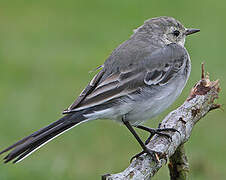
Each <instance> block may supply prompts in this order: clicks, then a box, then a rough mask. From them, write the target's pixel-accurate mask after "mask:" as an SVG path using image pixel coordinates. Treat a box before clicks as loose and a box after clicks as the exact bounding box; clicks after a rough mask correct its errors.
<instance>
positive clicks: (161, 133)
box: [145, 127, 180, 145]
mask: <svg viewBox="0 0 226 180" xmlns="http://www.w3.org/2000/svg"><path fill="white" fill-rule="evenodd" d="M145 130H146V131H148V132H149V133H150V135H149V137H148V138H147V140H146V141H145V145H147V144H148V143H149V142H150V140H151V139H152V137H153V136H154V135H155V134H157V135H159V136H164V137H166V138H167V139H168V140H170V141H172V137H171V136H170V135H169V134H167V133H164V132H167V131H171V132H178V133H180V132H179V131H178V130H176V129H174V128H157V129H153V128H148V127H145Z"/></svg>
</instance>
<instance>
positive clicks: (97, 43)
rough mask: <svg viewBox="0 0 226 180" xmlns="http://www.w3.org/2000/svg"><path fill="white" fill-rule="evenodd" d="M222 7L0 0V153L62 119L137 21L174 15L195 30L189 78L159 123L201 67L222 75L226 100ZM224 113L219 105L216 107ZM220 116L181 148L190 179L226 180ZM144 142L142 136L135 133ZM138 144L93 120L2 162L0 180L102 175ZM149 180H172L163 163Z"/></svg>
mask: <svg viewBox="0 0 226 180" xmlns="http://www.w3.org/2000/svg"><path fill="white" fill-rule="evenodd" d="M225 6H226V1H224V0H218V1H212V0H205V1H195V0H190V1H181V0H174V1H153V0H142V1H141V0H113V1H107V0H92V1H91V0H90V1H88V0H65V1H61V0H55V1H51V0H39V1H34V0H21V1H17V0H15V1H6V0H5V1H4V0H2V1H0V114H1V118H0V121H1V126H0V142H1V143H0V149H3V148H5V147H6V146H8V145H10V144H11V143H13V142H15V141H16V140H18V139H20V138H22V137H23V136H25V135H28V134H30V133H31V132H33V131H35V130H37V129H39V128H41V127H43V126H45V125H47V124H49V123H50V122H52V121H54V120H56V119H58V118H59V117H61V112H62V110H63V109H64V108H66V107H67V106H68V105H70V103H72V101H73V100H74V98H76V96H78V94H79V93H80V92H81V90H82V89H83V88H84V87H85V86H86V84H87V83H88V82H89V80H90V79H91V78H92V77H93V75H94V73H91V74H90V73H88V72H89V71H90V70H92V69H94V68H95V67H97V66H99V65H101V64H102V63H103V62H104V60H105V59H106V58H107V57H108V55H109V54H110V53H111V51H112V50H113V49H114V48H116V47H117V46H118V45H119V44H120V43H122V42H123V41H124V40H126V39H128V37H129V36H130V35H131V33H132V30H133V29H135V28H136V27H138V26H139V25H141V24H142V23H143V21H144V20H146V19H148V18H151V17H156V16H163V15H164V16H173V17H175V18H177V19H178V20H180V21H181V22H182V23H183V24H184V25H185V26H186V27H194V28H200V29H201V32H200V33H199V34H196V35H194V36H192V37H189V38H188V39H187V42H186V47H187V49H188V51H189V53H190V56H191V60H192V72H191V77H190V79H189V82H188V84H187V86H186V88H185V90H184V91H183V93H182V95H181V96H180V98H179V99H178V100H177V101H176V102H175V103H174V105H173V106H171V107H170V108H169V109H168V110H167V111H165V112H164V113H163V114H161V115H160V116H159V117H157V118H155V119H154V120H152V121H149V122H148V123H147V125H149V126H151V127H156V126H157V124H158V122H159V120H160V119H162V118H163V117H164V116H165V115H166V114H167V113H168V112H170V111H171V110H172V109H174V108H175V107H177V106H178V105H180V104H181V103H182V102H183V101H184V100H185V98H186V97H187V95H188V93H189V91H190V89H191V87H192V86H193V85H194V83H195V82H196V81H197V80H199V78H200V64H201V62H203V61H205V62H206V69H207V70H208V72H209V73H210V75H211V78H212V79H220V82H221V88H222V91H221V94H220V99H219V103H221V104H224V102H225V100H226V95H225V93H224V92H225V88H226V87H225V86H226V83H225V76H226V69H225V68H226V57H225V49H226V45H225V42H226V35H225V29H226V23H225V18H226V14H225ZM223 108H224V106H223ZM225 127H226V121H225V112H223V111H219V110H217V111H214V112H211V113H209V114H208V116H206V117H205V118H204V119H203V120H202V121H201V122H200V123H198V124H197V126H196V127H195V129H194V131H193V133H192V137H191V139H190V141H189V142H188V143H186V150H187V154H188V157H189V162H190V166H191V172H190V178H189V179H196V180H204V179H205V180H211V179H225V176H226V166H225V161H226V157H225V155H224V154H225V151H226V141H225V136H226V131H225ZM140 133H141V134H142V136H143V137H146V136H147V134H144V133H143V132H140ZM139 151H140V147H139V145H138V144H137V143H136V142H135V140H134V138H133V137H132V136H131V135H130V133H129V132H128V130H126V128H125V127H123V126H119V125H118V124H116V123H113V122H111V121H104V120H102V121H101V120H99V121H96V122H89V123H87V124H83V125H81V126H79V127H76V128H75V129H73V130H72V131H70V132H68V133H66V134H64V135H62V136H60V137H58V138H57V139H56V140H54V141H52V142H50V143H49V144H48V145H46V146H44V147H43V148H42V149H41V150H40V151H37V152H36V153H34V154H33V155H32V156H31V157H29V158H28V159H26V160H25V161H23V162H21V163H19V164H17V165H12V164H8V165H3V164H1V165H0V179H1V180H14V179H17V180H20V179H23V180H24V179H33V180H36V179H39V180H40V179H48V180H53V179H54V180H62V179H64V180H72V179H79V180H87V179H100V175H101V174H105V173H109V172H112V173H113V172H119V171H121V170H122V169H124V168H125V167H127V166H128V164H129V159H130V157H131V156H132V155H134V154H135V153H137V152H139ZM155 179H169V177H168V169H167V166H166V167H164V168H162V169H161V170H160V172H159V173H158V175H157V176H156V177H155Z"/></svg>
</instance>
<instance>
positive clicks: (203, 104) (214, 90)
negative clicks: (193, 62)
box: [102, 64, 220, 180]
mask: <svg viewBox="0 0 226 180" xmlns="http://www.w3.org/2000/svg"><path fill="white" fill-rule="evenodd" d="M219 91H220V88H219V82H218V80H217V81H210V80H209V76H208V75H205V73H204V65H203V64H202V76H201V80H200V81H199V82H198V83H197V84H196V85H195V86H194V87H193V89H192V90H191V93H190V95H189V97H188V98H187V100H186V101H185V102H184V103H183V105H181V106H180V107H179V108H177V109H176V110H174V111H172V112H171V113H169V114H168V115H167V116H166V117H165V118H164V120H163V121H162V123H161V126H160V128H175V129H177V130H178V131H179V132H180V133H178V132H168V134H169V135H170V136H171V137H172V141H169V139H167V138H165V137H163V136H158V135H155V136H154V137H153V139H152V140H151V141H150V143H149V144H148V145H147V146H148V148H149V149H151V150H154V151H157V152H161V154H160V155H157V154H156V158H157V159H158V161H157V162H155V161H154V159H152V158H151V157H150V156H148V155H147V154H144V155H142V156H140V157H139V158H137V159H135V160H133V161H132V162H131V164H130V165H129V167H128V168H126V169H125V170H124V171H123V172H121V173H117V174H112V175H110V174H108V175H105V176H102V179H103V180H104V179H105V180H122V179H123V180H141V179H144V180H147V179H151V177H153V176H154V175H155V174H156V172H157V171H158V170H159V169H160V168H161V167H162V166H163V165H164V164H166V163H167V159H168V158H170V157H171V158H170V164H171V165H175V163H172V162H173V160H175V159H176V158H175V156H177V155H176V154H175V156H173V155H174V153H175V152H176V153H179V154H181V153H182V152H183V146H181V145H183V144H184V143H185V142H186V141H187V140H188V139H189V137H190V135H191V132H192V129H193V127H194V125H195V124H196V123H197V122H198V121H199V120H200V119H201V118H202V117H204V116H205V115H206V114H207V113H208V112H209V111H211V110H213V109H217V108H219V107H220V105H218V104H214V100H215V99H216V98H218V93H219ZM180 146H181V147H180ZM178 147H180V148H179V149H178ZM177 149H178V150H177ZM176 150H177V151H176ZM183 158H185V156H184V155H183V153H182V156H180V157H179V160H182V162H183V163H184V165H183V166H182V169H184V168H185V167H186V168H185V169H184V170H185V171H187V169H188V168H187V163H186V162H185V161H183ZM177 168H179V167H177ZM176 170H177V171H178V172H179V171H180V170H179V169H176ZM184 170H182V171H180V173H184V174H185V176H187V175H186V174H187V172H185V171H184ZM171 173H172V171H171ZM180 175H182V174H180Z"/></svg>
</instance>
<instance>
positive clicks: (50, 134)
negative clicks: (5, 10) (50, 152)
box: [0, 113, 86, 163]
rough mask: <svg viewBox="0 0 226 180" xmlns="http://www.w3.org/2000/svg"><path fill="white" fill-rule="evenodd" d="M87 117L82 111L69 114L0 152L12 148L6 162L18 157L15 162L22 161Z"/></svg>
mask: <svg viewBox="0 0 226 180" xmlns="http://www.w3.org/2000/svg"><path fill="white" fill-rule="evenodd" d="M85 119H86V118H84V116H82V115H81V114H80V113H78V114H77V115H76V114H68V115H66V116H64V117H62V118H61V119H59V120H58V121H55V122H54V123H52V124H50V125H48V126H47V127H44V128H42V129H40V130H38V131H36V132H34V133H33V134H31V135H29V136H27V137H25V138H23V139H22V140H20V141H18V142H16V143H15V144H13V145H12V146H10V147H8V148H6V149H4V150H3V151H1V152H0V154H2V153H4V152H7V151H9V150H11V149H12V151H11V152H10V153H9V154H8V155H7V156H6V157H5V158H4V160H5V161H4V163H8V162H9V161H11V160H13V159H15V158H17V159H16V160H14V161H13V163H16V162H18V161H21V160H22V159H24V158H25V157H27V156H28V155H29V154H31V153H32V152H34V151H35V150H36V149H38V148H39V147H41V146H42V145H44V144H45V143H47V142H48V141H50V140H51V139H53V138H54V137H57V136H58V135H60V134H61V133H63V132H65V131H66V130H68V129H70V128H72V127H73V126H75V125H76V124H78V123H80V122H82V121H84V120H85Z"/></svg>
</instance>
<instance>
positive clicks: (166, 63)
mask: <svg viewBox="0 0 226 180" xmlns="http://www.w3.org/2000/svg"><path fill="white" fill-rule="evenodd" d="M199 31H200V30H199V29H193V28H185V27H184V26H183V25H182V24H181V23H180V22H179V21H178V20H176V19H175V18H173V17H167V16H161V17H155V18H151V19H148V20H146V21H145V22H144V24H143V25H141V26H140V27H138V28H137V29H135V30H134V31H133V34H132V35H131V36H130V37H129V39H128V40H126V41H124V42H123V43H122V44H120V45H119V46H118V47H117V48H116V49H114V50H113V52H112V53H111V54H110V56H109V57H108V58H107V59H106V61H105V62H104V63H103V65H101V66H100V67H99V68H98V69H99V70H98V73H97V74H96V75H95V76H94V78H93V79H92V80H91V81H90V83H89V84H88V85H87V86H86V88H85V89H84V90H83V91H82V92H81V94H80V95H79V96H78V97H77V99H76V100H75V101H74V102H73V103H72V104H71V105H70V106H69V107H68V108H67V109H65V110H64V111H63V116H62V117H61V118H60V119H59V120H57V121H55V122H53V123H51V124H49V125H48V126H46V127H44V128H41V129H39V130H38V131H36V132H34V133H32V134H31V135H29V136H27V137H24V138H23V139H21V140H19V141H18V142H16V143H14V144H13V145H11V146H9V147H7V148H6V149H4V150H3V151H1V152H0V154H3V153H5V152H8V151H10V152H9V153H8V155H7V156H5V157H4V163H8V162H10V161H12V162H13V163H17V162H20V161H22V160H23V159H24V158H26V157H27V156H29V155H30V154H31V153H32V152H34V151H35V150H37V149H39V148H40V147H41V146H43V145H44V144H46V143H47V142H49V141H50V140H52V139H54V138H55V137H57V136H59V135H61V134H62V133H64V132H66V131H68V130H69V129H71V128H73V127H75V126H77V125H79V124H81V123H84V122H88V121H91V120H96V119H110V120H114V121H116V122H119V123H121V124H123V125H125V126H126V127H127V128H128V129H129V131H130V132H131V133H132V134H133V136H134V137H135V138H136V140H137V141H138V143H139V144H140V146H141V147H142V149H143V151H142V153H148V154H149V155H152V151H151V150H150V149H148V148H147V147H146V144H147V142H145V143H144V142H143V141H142V140H141V139H140V137H139V136H138V134H137V133H136V131H135V128H139V129H143V130H145V131H148V132H149V133H150V137H152V136H153V135H154V134H159V135H165V136H169V135H166V134H164V133H162V132H163V131H167V130H172V131H173V130H174V131H176V130H175V129H171V128H164V129H159V128H156V129H154V128H149V127H145V126H143V125H142V124H143V123H144V122H146V121H147V120H149V119H152V118H153V117H155V116H157V115H158V114H160V113H161V112H163V111H164V110H165V109H167V108H168V107H169V106H170V105H171V104H172V103H173V102H174V101H175V100H176V99H177V97H178V96H179V95H180V94H181V92H182V90H183V88H184V87H185V85H186V82H187V80H188V78H189V75H190V71H191V61H190V56H189V54H188V52H187V50H186V48H185V47H184V45H185V39H186V37H187V36H188V35H191V34H194V33H196V32H199ZM150 137H149V140H150ZM136 157H137V156H136Z"/></svg>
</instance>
